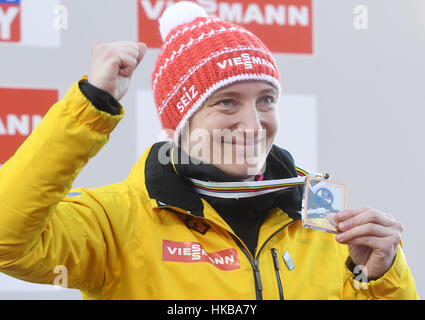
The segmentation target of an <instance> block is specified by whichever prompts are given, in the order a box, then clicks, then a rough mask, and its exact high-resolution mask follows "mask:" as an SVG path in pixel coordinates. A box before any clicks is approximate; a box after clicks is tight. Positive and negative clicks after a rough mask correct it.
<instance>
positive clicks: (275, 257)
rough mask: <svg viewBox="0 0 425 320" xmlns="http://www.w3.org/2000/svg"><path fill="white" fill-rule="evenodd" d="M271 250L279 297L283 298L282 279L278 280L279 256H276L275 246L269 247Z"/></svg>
mask: <svg viewBox="0 0 425 320" xmlns="http://www.w3.org/2000/svg"><path fill="white" fill-rule="evenodd" d="M271 252H272V257H273V264H274V270H275V272H276V280H277V286H278V288H279V299H280V300H283V288H282V281H281V280H280V273H279V269H280V265H279V258H278V256H277V250H276V248H273V249H271Z"/></svg>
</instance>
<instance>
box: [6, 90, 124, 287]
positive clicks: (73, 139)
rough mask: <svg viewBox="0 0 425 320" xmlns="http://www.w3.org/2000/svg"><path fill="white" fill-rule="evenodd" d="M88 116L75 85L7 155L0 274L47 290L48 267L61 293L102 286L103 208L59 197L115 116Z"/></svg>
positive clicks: (118, 117) (87, 104) (92, 201)
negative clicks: (64, 282) (61, 272)
mask: <svg viewBox="0 0 425 320" xmlns="http://www.w3.org/2000/svg"><path fill="white" fill-rule="evenodd" d="M123 115H124V112H123V109H122V107H120V114H119V115H115V116H114V115H111V114H108V113H106V112H103V111H100V110H98V109H96V108H95V107H94V106H93V105H92V104H91V102H90V101H89V100H88V99H87V98H86V97H85V96H84V95H83V94H82V92H81V91H80V88H79V86H78V83H75V84H74V85H73V86H72V87H71V88H70V89H69V90H68V92H67V93H66V95H65V97H64V99H63V100H61V101H59V102H57V103H56V104H55V105H53V106H52V107H51V108H50V110H49V112H48V113H47V114H46V115H45V117H44V119H43V121H41V123H40V124H39V125H38V126H37V128H36V129H35V130H34V131H33V133H32V134H31V135H30V136H29V137H28V139H27V140H26V141H25V142H24V143H23V144H22V145H21V147H20V148H19V149H18V151H17V152H16V153H15V155H14V156H13V157H12V158H11V159H9V161H7V162H6V163H5V164H4V165H3V167H2V168H1V169H0V271H1V272H4V273H6V274H8V275H11V276H13V277H16V278H19V279H22V280H25V281H30V282H36V283H48V284H53V282H54V279H55V277H57V276H58V273H55V272H57V269H56V267H57V266H58V265H63V266H65V267H66V268H67V272H68V274H67V275H68V287H72V288H78V289H87V290H89V289H93V288H98V287H100V286H101V285H102V283H103V282H104V278H105V274H104V270H105V264H106V263H107V262H106V260H105V254H106V253H105V252H106V250H107V248H106V245H107V244H105V240H104V232H105V230H104V229H105V228H108V219H107V217H106V215H105V212H104V211H105V208H104V206H102V205H101V204H100V203H98V202H97V201H96V199H95V197H90V196H88V195H86V196H85V198H84V200H78V201H73V200H72V199H71V198H66V197H65V196H66V195H67V193H68V192H69V190H70V188H71V186H72V183H73V181H74V179H75V178H76V176H77V175H78V173H79V172H80V171H81V169H82V168H83V167H84V165H85V164H86V163H87V162H88V160H89V159H90V158H91V157H93V156H95V155H96V154H97V152H98V151H99V150H100V149H101V148H102V147H103V146H104V145H105V143H106V142H107V141H108V138H109V134H110V132H111V131H112V130H113V129H114V128H115V126H116V125H117V124H118V122H119V121H120V120H121V118H122V117H123Z"/></svg>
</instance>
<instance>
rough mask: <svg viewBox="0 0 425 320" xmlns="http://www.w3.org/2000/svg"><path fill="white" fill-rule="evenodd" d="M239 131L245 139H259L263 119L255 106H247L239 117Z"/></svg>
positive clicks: (242, 109)
mask: <svg viewBox="0 0 425 320" xmlns="http://www.w3.org/2000/svg"><path fill="white" fill-rule="evenodd" d="M238 116H239V119H238V125H237V129H238V131H240V133H241V134H243V135H244V136H245V138H249V137H252V138H257V137H258V135H259V133H260V131H261V129H262V125H261V118H260V114H259V112H258V110H257V108H256V106H255V104H253V105H252V104H249V105H245V106H244V107H243V108H241V110H240V114H239V115H238Z"/></svg>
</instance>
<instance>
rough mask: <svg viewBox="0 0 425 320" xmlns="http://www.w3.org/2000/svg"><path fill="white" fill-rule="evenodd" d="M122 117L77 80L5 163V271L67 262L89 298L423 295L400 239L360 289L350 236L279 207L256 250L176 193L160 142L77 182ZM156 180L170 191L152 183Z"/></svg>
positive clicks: (42, 275)
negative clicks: (120, 176) (107, 178)
mask: <svg viewBox="0 0 425 320" xmlns="http://www.w3.org/2000/svg"><path fill="white" fill-rule="evenodd" d="M122 117H123V110H122V109H121V114H120V115H118V116H112V115H109V114H107V113H105V112H102V111H99V110H97V109H96V108H95V107H94V106H93V105H92V104H91V103H90V102H89V101H88V100H87V99H86V98H85V96H84V95H83V94H82V93H81V91H80V89H79V87H78V84H74V85H73V86H72V87H71V88H70V90H69V91H68V92H67V94H66V96H65V98H64V99H63V100H61V101H59V102H58V103H56V104H55V105H54V106H53V107H52V108H51V109H50V111H49V112H48V113H47V115H46V116H45V118H44V120H43V121H42V122H41V123H40V124H39V126H38V127H37V128H36V129H35V131H34V132H33V133H32V134H31V136H30V137H29V138H28V139H27V140H26V141H25V143H24V144H23V145H22V146H21V147H20V148H19V150H18V151H17V152H16V154H15V155H14V156H13V157H12V158H11V159H10V160H9V161H8V162H7V163H6V164H5V165H4V166H3V167H2V168H1V170H0V271H1V272H4V273H6V274H8V275H11V276H13V277H16V278H19V279H22V280H26V281H30V282H35V283H47V284H53V283H54V281H55V278H56V277H57V276H58V273H55V268H56V267H57V266H59V265H60V266H64V267H66V270H67V275H68V278H67V280H68V281H67V284H68V287H70V288H77V289H80V290H81V292H82V295H83V297H84V298H86V299H256V298H257V299H261V298H262V299H279V298H284V299H417V298H418V296H417V293H416V289H415V284H414V280H413V278H412V275H411V273H410V270H409V268H408V266H407V263H406V260H405V257H404V254H403V251H402V249H401V248H400V246H399V249H398V252H397V257H396V259H395V261H394V264H393V265H392V267H391V268H390V270H388V272H387V273H386V274H385V275H384V276H383V277H381V278H380V279H378V280H375V281H370V282H369V283H368V285H367V288H361V286H359V283H358V282H357V281H356V280H355V279H354V278H355V277H354V275H353V274H352V273H351V271H349V269H348V267H347V263H348V261H349V258H348V250H347V246H345V245H341V244H339V243H338V242H336V241H335V238H334V235H332V234H328V233H324V232H320V231H315V230H310V229H306V228H304V227H302V225H301V221H300V220H299V219H298V218H296V217H290V216H289V215H288V214H286V213H285V212H283V211H282V210H280V209H275V210H274V211H273V212H271V214H270V215H268V217H267V219H266V220H265V222H264V223H263V225H262V226H261V229H260V233H259V239H258V248H257V252H256V257H255V259H254V257H252V256H251V254H250V253H249V251H248V250H247V249H246V247H245V246H244V245H243V244H242V242H241V241H240V240H239V239H238V237H237V236H236V235H235V234H234V233H233V231H232V230H231V228H230V227H229V226H228V225H227V224H226V223H225V221H223V219H221V217H220V216H219V215H218V214H217V212H216V211H215V210H214V209H213V208H212V207H211V206H210V205H209V204H208V203H207V202H206V201H204V200H199V199H198V204H197V205H194V204H192V203H190V201H189V202H188V201H186V203H185V201H184V200H185V199H182V201H180V202H178V201H177V202H176V200H173V201H174V202H172V203H167V202H166V201H167V200H166V195H167V193H168V194H173V193H175V192H181V190H173V189H172V188H171V186H172V182H171V181H170V184H168V183H166V184H165V185H164V181H163V180H161V179H157V178H158V176H159V175H161V174H168V173H164V172H162V171H161V170H162V169H161V168H160V166H158V165H155V161H156V160H155V159H156V158H157V157H156V154H155V152H157V149H158V148H159V146H160V145H158V144H155V145H154V146H152V147H151V148H149V149H148V150H147V151H146V152H145V153H144V155H143V156H142V157H141V159H140V160H139V161H138V162H137V163H136V165H135V166H134V168H133V169H132V171H131V174H130V175H129V177H128V178H127V179H126V180H125V181H123V182H121V183H116V184H112V185H108V186H105V187H101V188H96V189H82V188H81V189H76V190H73V191H72V193H69V191H70V188H71V186H72V183H73V181H74V179H75V177H76V176H77V174H78V173H79V171H80V170H81V169H82V168H83V167H84V165H85V164H86V163H87V161H88V160H89V159H90V158H91V157H93V156H95V155H96V153H97V152H98V151H99V150H100V149H101V148H102V147H103V146H104V144H105V143H106V142H107V140H108V137H109V134H110V132H111V131H112V130H113V129H114V127H115V126H116V125H117V123H118V122H119V121H120V119H121V118H122ZM154 149H155V150H156V151H155V152H154ZM150 155H151V156H150ZM170 179H179V177H177V176H176V175H174V176H172V175H170ZM161 181H162V182H161ZM155 183H157V184H158V183H159V184H160V185H156V188H155V190H157V191H158V190H159V191H160V192H162V191H161V190H163V194H162V195H161V194H160V193H158V192H156V193H155V192H154V193H152V192H150V191H149V190H148V188H147V186H148V185H149V184H155ZM161 183H162V184H161ZM67 195H68V196H67ZM183 198H184V197H183ZM186 200H187V199H186ZM179 203H182V205H179ZM285 252H287V254H286V257H287V255H288V254H289V256H290V258H287V259H286V260H285V259H284V258H283V254H284V253H285ZM291 263H293V265H294V268H291ZM56 272H57V271H56Z"/></svg>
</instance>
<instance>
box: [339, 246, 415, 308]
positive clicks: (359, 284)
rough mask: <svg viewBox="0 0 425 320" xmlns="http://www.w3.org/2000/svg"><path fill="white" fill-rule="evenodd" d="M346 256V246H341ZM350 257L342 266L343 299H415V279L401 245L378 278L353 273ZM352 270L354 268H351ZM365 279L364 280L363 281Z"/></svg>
mask: <svg viewBox="0 0 425 320" xmlns="http://www.w3.org/2000/svg"><path fill="white" fill-rule="evenodd" d="M342 246H343V245H341V247H342ZM343 247H344V248H343V250H344V251H345V252H346V253H345V257H347V256H348V249H347V246H343ZM350 263H351V259H350V258H349V257H348V258H347V259H346V262H345V265H344V266H343V268H344V271H343V272H344V274H345V277H344V280H345V281H344V289H343V290H344V299H347V300H351V299H369V300H371V299H374V300H416V299H419V296H418V294H417V292H416V286H415V281H414V279H413V276H412V274H411V272H410V269H409V266H408V265H407V262H406V258H405V256H404V253H403V249H402V248H401V245H399V246H398V249H397V254H396V258H395V260H394V262H393V264H392V266H391V268H390V269H389V270H388V271H387V272H386V273H385V274H384V275H383V276H382V277H380V278H378V279H376V280H369V281H368V282H366V281H367V279H366V278H367V277H366V275H367V274H363V275H362V274H361V273H360V274H357V273H356V274H354V273H353V272H352V270H350V267H349V265H350ZM353 271H354V270H353ZM356 271H357V270H356ZM363 280H366V281H363Z"/></svg>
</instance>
